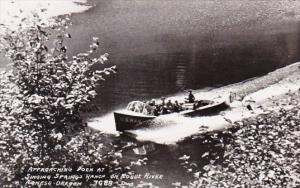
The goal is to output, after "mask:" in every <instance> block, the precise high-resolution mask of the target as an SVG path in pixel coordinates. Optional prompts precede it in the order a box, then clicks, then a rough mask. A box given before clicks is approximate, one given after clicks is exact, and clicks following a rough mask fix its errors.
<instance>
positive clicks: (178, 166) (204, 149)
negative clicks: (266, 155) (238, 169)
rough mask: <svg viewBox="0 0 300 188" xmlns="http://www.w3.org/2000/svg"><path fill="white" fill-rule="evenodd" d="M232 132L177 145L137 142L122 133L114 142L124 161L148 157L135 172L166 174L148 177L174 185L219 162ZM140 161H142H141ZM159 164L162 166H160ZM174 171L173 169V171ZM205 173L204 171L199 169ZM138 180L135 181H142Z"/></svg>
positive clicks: (161, 183) (155, 182)
mask: <svg viewBox="0 0 300 188" xmlns="http://www.w3.org/2000/svg"><path fill="white" fill-rule="evenodd" d="M229 140H230V135H225V134H223V135H217V134H215V135H207V136H199V137H194V138H190V139H187V140H185V141H183V142H181V143H180V144H178V145H169V146H167V145H160V144H154V143H149V142H136V141H134V140H132V139H131V138H130V137H126V135H123V136H121V137H119V138H115V139H114V141H113V144H114V145H116V146H117V148H116V149H119V150H120V151H122V154H123V157H124V158H123V160H124V161H145V162H146V163H147V164H146V165H145V166H143V168H136V169H135V170H136V173H140V174H145V173H146V172H148V173H151V174H163V175H164V178H163V181H160V180H149V181H150V182H153V184H154V185H156V186H159V187H162V188H163V187H171V185H172V183H175V182H188V181H189V180H192V179H193V176H194V173H195V172H196V171H198V170H199V169H202V167H203V166H205V165H207V164H209V163H211V162H214V163H215V164H218V163H220V162H221V161H222V159H223V156H224V149H225V148H224V147H225V145H226V144H227V143H228V141H229ZM138 165H139V164H138ZM158 167H159V168H158ZM170 172H172V173H170ZM200 172H201V173H203V172H204V171H200ZM139 181H140V180H137V182H136V183H139Z"/></svg>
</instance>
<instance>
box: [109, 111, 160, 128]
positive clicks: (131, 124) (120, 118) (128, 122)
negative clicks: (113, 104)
mask: <svg viewBox="0 0 300 188" xmlns="http://www.w3.org/2000/svg"><path fill="white" fill-rule="evenodd" d="M114 117H115V123H116V130H117V131H121V132H122V131H126V130H134V129H139V128H142V125H141V122H144V121H147V120H151V119H154V118H156V116H146V115H143V116H141V115H140V114H138V113H136V114H133V113H128V112H126V111H125V112H114Z"/></svg>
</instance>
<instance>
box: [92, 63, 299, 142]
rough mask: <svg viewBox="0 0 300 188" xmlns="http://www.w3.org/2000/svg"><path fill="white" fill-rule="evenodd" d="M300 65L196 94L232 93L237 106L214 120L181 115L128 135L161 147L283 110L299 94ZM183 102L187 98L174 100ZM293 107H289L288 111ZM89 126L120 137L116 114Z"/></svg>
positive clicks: (153, 122)
mask: <svg viewBox="0 0 300 188" xmlns="http://www.w3.org/2000/svg"><path fill="white" fill-rule="evenodd" d="M299 67H300V63H295V64H292V65H289V66H287V67H284V68H281V69H277V70H276V71H274V72H271V73H269V74H267V75H265V76H262V77H257V78H253V79H250V80H246V81H243V82H240V83H236V84H232V85H228V86H224V87H220V88H215V89H211V90H209V91H207V90H206V91H203V90H198V91H195V92H194V93H195V96H196V98H198V99H212V98H216V97H219V96H222V95H224V94H225V93H231V96H232V98H233V102H232V103H231V104H230V108H229V109H227V110H225V111H222V112H221V113H219V114H217V115H213V116H201V117H193V118H191V117H183V116H180V115H178V114H172V115H168V116H159V117H157V118H155V119H154V120H149V121H146V122H143V126H142V127H147V128H141V129H138V130H131V131H127V132H129V133H130V135H134V136H135V137H136V139H138V140H140V141H152V142H156V143H160V144H175V143H176V142H179V141H181V140H183V139H185V138H187V137H190V136H192V135H196V134H202V133H205V132H215V131H221V130H224V129H226V128H228V127H229V126H231V125H232V124H238V123H239V122H240V121H241V120H243V119H245V118H249V117H255V116H257V115H260V114H266V113H270V112H272V111H276V110H278V109H279V106H278V104H277V102H276V101H277V100H278V99H281V98H284V97H285V95H287V94H289V93H292V92H295V91H297V90H299V88H300V87H299V86H300V68H299ZM171 98H173V99H175V98H176V99H179V100H180V99H183V98H184V94H179V95H176V96H173V97H171ZM291 107H292V106H288V105H286V106H285V108H291ZM89 126H90V127H92V128H94V129H97V130H100V131H102V132H104V133H109V134H119V133H118V132H117V131H116V130H115V124H114V118H113V114H108V115H106V116H104V117H100V118H94V119H91V120H90V122H89Z"/></svg>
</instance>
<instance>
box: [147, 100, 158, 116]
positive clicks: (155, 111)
mask: <svg viewBox="0 0 300 188" xmlns="http://www.w3.org/2000/svg"><path fill="white" fill-rule="evenodd" d="M149 105H150V106H151V107H152V110H151V115H154V116H158V115H159V106H158V105H156V102H155V100H154V99H152V100H151V102H150V104H149Z"/></svg>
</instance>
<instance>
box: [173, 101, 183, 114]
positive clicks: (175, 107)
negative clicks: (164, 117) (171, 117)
mask: <svg viewBox="0 0 300 188" xmlns="http://www.w3.org/2000/svg"><path fill="white" fill-rule="evenodd" d="M180 111H182V106H181V105H180V104H179V103H178V101H177V100H176V101H175V103H174V105H173V112H180Z"/></svg>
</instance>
